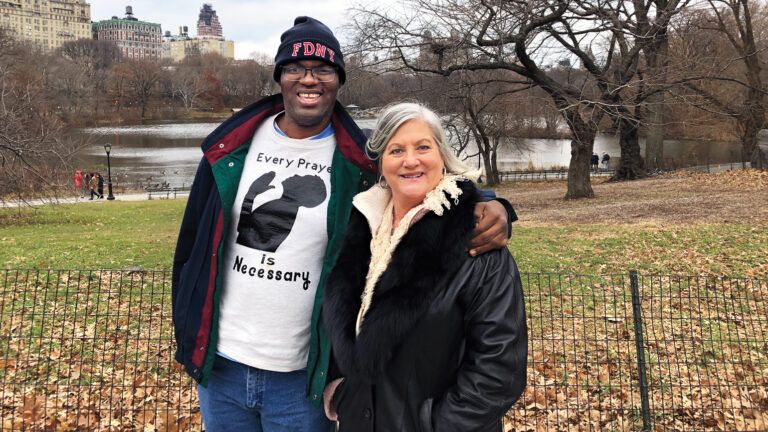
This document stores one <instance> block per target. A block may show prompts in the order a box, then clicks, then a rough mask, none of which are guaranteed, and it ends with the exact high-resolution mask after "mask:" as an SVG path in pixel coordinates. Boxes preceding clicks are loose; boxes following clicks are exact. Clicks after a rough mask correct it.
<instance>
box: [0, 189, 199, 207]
mask: <svg viewBox="0 0 768 432" xmlns="http://www.w3.org/2000/svg"><path fill="white" fill-rule="evenodd" d="M172 196H173V194H171V197H172ZM182 196H186V195H179V198H181V197H182ZM148 199H149V193H147V192H137V193H128V194H117V195H115V201H147V200H148ZM152 199H166V198H165V197H164V196H163V197H157V196H155V197H153V198H152ZM104 202H108V201H107V198H106V197H104V199H94V200H89V199H88V198H80V197H79V196H74V197H59V198H43V199H30V200H25V201H18V200H7V201H6V200H0V208H16V207H19V206H21V207H26V206H41V205H46V204H100V203H104Z"/></svg>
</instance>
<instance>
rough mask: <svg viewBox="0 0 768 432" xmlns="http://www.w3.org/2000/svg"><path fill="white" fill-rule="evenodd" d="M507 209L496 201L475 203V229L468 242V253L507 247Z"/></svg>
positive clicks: (475, 253) (479, 252)
mask: <svg viewBox="0 0 768 432" xmlns="http://www.w3.org/2000/svg"><path fill="white" fill-rule="evenodd" d="M508 216H509V215H508V214H507V210H506V209H505V208H504V206H503V205H501V203H500V202H498V201H487V202H479V203H477V205H475V220H476V224H475V231H474V237H472V240H471V241H470V242H469V254H470V255H472V256H477V255H480V254H484V253H486V252H488V251H491V250H494V249H501V248H503V247H507V241H508V239H507V227H508V226H509V223H508V222H507V217H508Z"/></svg>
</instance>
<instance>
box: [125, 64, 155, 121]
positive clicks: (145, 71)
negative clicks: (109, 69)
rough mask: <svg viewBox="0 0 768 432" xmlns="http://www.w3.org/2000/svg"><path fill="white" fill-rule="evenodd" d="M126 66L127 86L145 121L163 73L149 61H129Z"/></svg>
mask: <svg viewBox="0 0 768 432" xmlns="http://www.w3.org/2000/svg"><path fill="white" fill-rule="evenodd" d="M124 65H125V70H124V73H125V84H126V86H127V88H128V91H129V94H130V96H131V97H132V98H133V100H134V101H135V102H136V104H137V105H138V106H139V109H140V111H141V118H142V119H144V117H145V116H146V113H147V108H148V107H149V104H150V102H151V101H152V98H153V97H154V96H155V88H156V86H157V84H158V82H160V79H161V78H162V73H163V71H162V69H161V68H160V66H158V65H157V64H155V63H152V62H148V61H129V62H126V63H124Z"/></svg>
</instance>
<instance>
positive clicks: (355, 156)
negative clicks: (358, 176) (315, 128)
mask: <svg viewBox="0 0 768 432" xmlns="http://www.w3.org/2000/svg"><path fill="white" fill-rule="evenodd" d="M283 109H284V105H283V95H282V94H275V95H272V96H268V97H266V98H264V99H261V100H260V101H258V102H255V103H253V104H251V105H249V106H248V107H246V108H244V109H242V110H241V111H239V112H238V113H236V114H235V115H233V116H232V117H230V118H228V119H227V120H225V121H224V122H223V123H221V124H220V125H219V126H218V127H217V128H216V129H215V130H214V131H213V132H211V134H210V135H208V137H207V138H206V139H205V141H203V144H202V146H201V147H202V150H203V155H204V157H205V158H206V159H207V160H208V163H210V164H211V165H214V164H215V163H216V162H218V161H219V160H220V159H221V158H223V157H225V156H227V155H228V154H230V153H232V152H233V151H235V150H236V149H238V148H239V147H240V146H242V145H244V144H246V143H249V142H250V140H251V138H253V134H254V133H256V130H257V129H258V128H259V126H261V124H262V122H263V121H264V120H265V119H267V118H269V117H270V116H272V115H274V114H277V113H279V112H280V111H283ZM331 124H332V125H333V131H334V134H335V135H336V145H337V147H338V149H339V150H340V151H341V153H342V154H343V155H344V156H345V157H346V158H347V159H349V160H350V161H352V163H354V164H355V165H356V166H357V167H359V168H361V169H365V170H368V171H371V172H376V171H377V167H376V164H375V163H374V162H373V161H372V160H370V159H369V158H368V157H367V155H366V153H365V141H366V137H365V134H364V133H363V131H362V130H360V128H359V127H358V126H357V124H356V123H355V121H354V120H353V119H352V117H350V115H349V114H348V113H347V111H346V110H345V109H344V107H343V106H342V105H341V104H340V103H339V102H338V101H336V104H335V105H334V108H333V118H332V119H331Z"/></svg>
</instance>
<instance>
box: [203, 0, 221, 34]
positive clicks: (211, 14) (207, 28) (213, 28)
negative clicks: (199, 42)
mask: <svg viewBox="0 0 768 432" xmlns="http://www.w3.org/2000/svg"><path fill="white" fill-rule="evenodd" d="M197 37H198V38H200V39H207V38H218V39H224V34H223V30H222V28H221V23H220V22H219V16H218V14H217V13H216V11H215V10H213V5H212V4H210V3H203V7H201V8H200V15H199V16H198V19H197Z"/></svg>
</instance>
